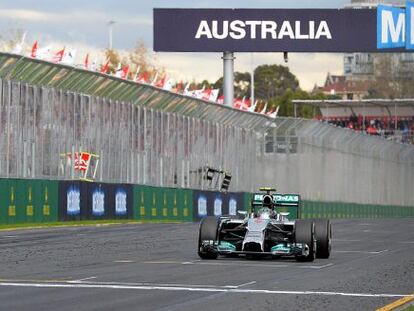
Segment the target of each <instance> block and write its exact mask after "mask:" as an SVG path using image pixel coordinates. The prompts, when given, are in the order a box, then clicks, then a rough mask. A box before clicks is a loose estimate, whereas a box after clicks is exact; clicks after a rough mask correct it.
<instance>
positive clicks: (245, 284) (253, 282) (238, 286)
mask: <svg viewBox="0 0 414 311" xmlns="http://www.w3.org/2000/svg"><path fill="white" fill-rule="evenodd" d="M253 284H256V281H251V282H247V283H243V284H240V285H237V286H236V288H240V287H243V286H247V285H253Z"/></svg>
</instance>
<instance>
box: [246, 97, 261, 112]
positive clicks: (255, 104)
mask: <svg viewBox="0 0 414 311" xmlns="http://www.w3.org/2000/svg"><path fill="white" fill-rule="evenodd" d="M258 102H259V101H258V100H257V99H256V101H255V103H254V104H253V105H251V106H250V107H249V109H247V110H248V111H250V112H255V111H256V106H257V103H258Z"/></svg>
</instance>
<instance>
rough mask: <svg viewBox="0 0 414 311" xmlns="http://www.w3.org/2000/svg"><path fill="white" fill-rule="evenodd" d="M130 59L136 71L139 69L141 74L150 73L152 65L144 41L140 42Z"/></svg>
mask: <svg viewBox="0 0 414 311" xmlns="http://www.w3.org/2000/svg"><path fill="white" fill-rule="evenodd" d="M128 57H129V61H130V63H131V65H132V66H133V69H134V70H136V69H137V68H138V67H139V68H140V71H141V72H144V71H150V67H152V65H151V61H150V59H149V55H148V50H147V47H146V46H145V43H144V41H142V40H139V41H138V42H137V44H136V45H135V48H134V49H133V50H132V51H131V52H130V53H129V55H128Z"/></svg>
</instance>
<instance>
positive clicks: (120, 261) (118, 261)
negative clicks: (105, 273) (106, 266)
mask: <svg viewBox="0 0 414 311" xmlns="http://www.w3.org/2000/svg"><path fill="white" fill-rule="evenodd" d="M113 262H115V263H133V262H136V261H134V260H114V261H113Z"/></svg>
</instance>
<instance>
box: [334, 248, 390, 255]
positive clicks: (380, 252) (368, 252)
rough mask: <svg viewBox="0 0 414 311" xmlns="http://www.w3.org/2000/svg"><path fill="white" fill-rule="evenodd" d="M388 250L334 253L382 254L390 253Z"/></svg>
mask: <svg viewBox="0 0 414 311" xmlns="http://www.w3.org/2000/svg"><path fill="white" fill-rule="evenodd" d="M388 251H389V250H388V249H383V250H381V251H333V252H334V253H360V254H382V253H385V252H388Z"/></svg>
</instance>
